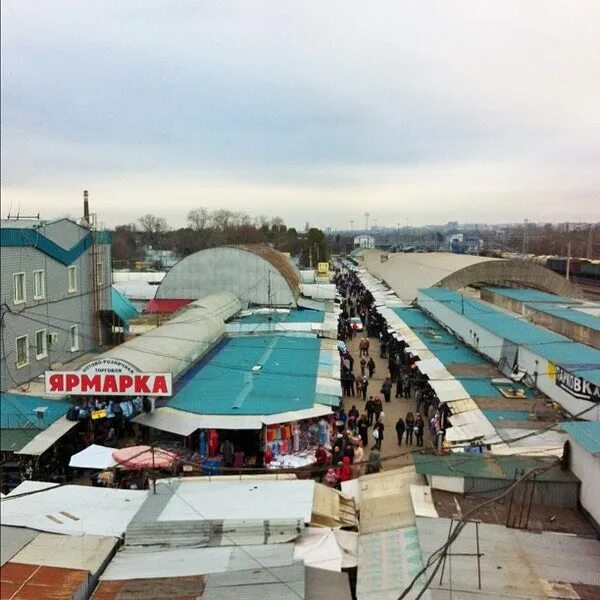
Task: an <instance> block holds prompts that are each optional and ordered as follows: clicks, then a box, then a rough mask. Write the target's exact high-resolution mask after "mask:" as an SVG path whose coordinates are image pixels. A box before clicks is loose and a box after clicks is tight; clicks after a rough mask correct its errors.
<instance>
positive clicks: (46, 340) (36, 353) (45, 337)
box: [35, 329, 48, 360]
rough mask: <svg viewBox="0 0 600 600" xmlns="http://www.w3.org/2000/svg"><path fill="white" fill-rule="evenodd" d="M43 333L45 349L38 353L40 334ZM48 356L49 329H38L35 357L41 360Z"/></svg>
mask: <svg viewBox="0 0 600 600" xmlns="http://www.w3.org/2000/svg"><path fill="white" fill-rule="evenodd" d="M40 333H41V334H42V340H43V341H42V346H43V351H42V352H41V353H38V349H39V348H38V335H39V334H40ZM47 356H48V330H47V329H38V330H37V331H36V332H35V358H36V360H41V359H42V358H46V357H47Z"/></svg>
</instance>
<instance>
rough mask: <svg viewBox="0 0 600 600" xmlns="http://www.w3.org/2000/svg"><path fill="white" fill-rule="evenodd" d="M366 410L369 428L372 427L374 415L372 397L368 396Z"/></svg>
mask: <svg viewBox="0 0 600 600" xmlns="http://www.w3.org/2000/svg"><path fill="white" fill-rule="evenodd" d="M365 408H366V409H367V425H368V426H369V427H371V425H373V415H374V414H375V403H374V402H373V396H369V399H368V400H367V403H366V404H365Z"/></svg>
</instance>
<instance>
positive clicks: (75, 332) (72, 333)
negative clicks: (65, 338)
mask: <svg viewBox="0 0 600 600" xmlns="http://www.w3.org/2000/svg"><path fill="white" fill-rule="evenodd" d="M69 341H70V342H71V352H77V351H78V350H79V325H71V327H69ZM73 341H75V343H73Z"/></svg>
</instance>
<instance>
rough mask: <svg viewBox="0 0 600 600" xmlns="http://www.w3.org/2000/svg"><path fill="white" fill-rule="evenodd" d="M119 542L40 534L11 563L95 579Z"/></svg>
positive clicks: (107, 539)
mask: <svg viewBox="0 0 600 600" xmlns="http://www.w3.org/2000/svg"><path fill="white" fill-rule="evenodd" d="M118 541H119V540H118V539H117V538H114V537H104V536H99V535H79V536H72V535H58V534H54V533H40V534H39V535H38V536H36V537H35V539H33V540H32V541H31V542H30V543H29V544H27V546H25V548H23V549H22V550H21V551H20V552H18V553H17V554H16V555H15V556H14V557H13V559H12V562H16V563H21V564H24V565H44V566H46V567H60V568H62V569H77V570H81V571H89V572H90V573H91V574H92V575H96V574H97V573H98V571H100V570H101V569H102V567H103V566H104V565H105V563H106V562H107V561H108V560H109V558H110V557H111V555H112V553H113V551H114V549H115V547H116V546H117V544H118Z"/></svg>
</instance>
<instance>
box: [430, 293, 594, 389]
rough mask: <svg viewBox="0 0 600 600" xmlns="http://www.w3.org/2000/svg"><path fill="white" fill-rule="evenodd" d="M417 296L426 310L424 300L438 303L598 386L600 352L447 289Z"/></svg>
mask: <svg viewBox="0 0 600 600" xmlns="http://www.w3.org/2000/svg"><path fill="white" fill-rule="evenodd" d="M419 292H420V294H421V295H422V296H425V298H424V299H423V301H419V304H423V305H424V308H425V309H427V298H431V299H432V300H434V301H436V302H441V303H443V304H444V305H445V306H446V307H447V308H448V309H450V310H452V311H454V312H455V313H458V314H460V315H461V316H464V317H465V318H467V319H469V320H470V321H472V322H473V323H476V324H477V325H480V326H481V327H483V328H484V329H486V330H487V331H490V332H491V333H495V334H496V335H498V336H499V337H501V338H504V339H506V340H509V341H511V342H513V343H515V344H519V345H521V346H525V347H526V348H528V349H529V350H531V351H532V352H535V353H536V354H538V355H540V356H542V357H543V358H545V359H547V360H549V361H551V362H553V363H555V364H557V365H559V366H561V367H562V368H564V369H565V370H567V371H569V372H570V373H572V374H574V375H577V376H579V377H583V378H584V379H586V380H587V381H589V382H591V383H594V384H595V385H600V351H598V350H595V349H594V348H591V347H590V346H586V345H584V344H579V343H577V342H574V341H573V340H571V339H569V338H566V337H564V336H562V335H559V334H558V333H554V332H552V331H548V330H547V329H544V328H543V327H538V326H537V325H533V324H532V323H529V322H527V321H524V320H522V319H521V318H519V317H516V316H512V315H510V314H507V313H505V312H503V311H501V310H498V309H496V308H494V307H493V306H491V305H489V304H484V303H483V302H480V301H479V300H473V299H471V298H467V297H465V296H463V295H461V294H458V293H457V292H453V291H451V290H448V289H446V288H427V289H423V290H419Z"/></svg>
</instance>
